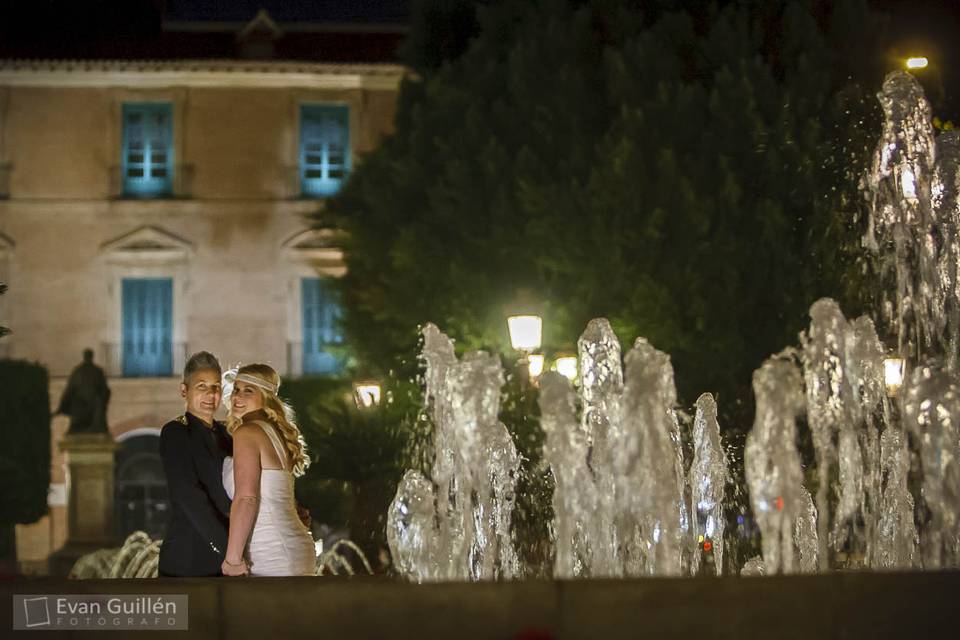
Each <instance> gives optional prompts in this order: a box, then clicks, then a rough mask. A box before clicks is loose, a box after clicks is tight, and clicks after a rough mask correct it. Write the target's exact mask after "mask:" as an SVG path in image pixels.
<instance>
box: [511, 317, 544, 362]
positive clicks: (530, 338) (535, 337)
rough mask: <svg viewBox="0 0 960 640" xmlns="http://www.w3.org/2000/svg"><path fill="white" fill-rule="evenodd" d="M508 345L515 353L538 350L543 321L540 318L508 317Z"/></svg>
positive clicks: (541, 336)
mask: <svg viewBox="0 0 960 640" xmlns="http://www.w3.org/2000/svg"><path fill="white" fill-rule="evenodd" d="M507 328H508V329H509V330H510V344H512V345H513V348H514V349H516V350H517V351H522V352H524V353H527V354H529V353H531V352H532V351H536V350H537V349H539V348H540V341H541V340H542V338H543V319H542V318H540V316H510V317H509V318H507Z"/></svg>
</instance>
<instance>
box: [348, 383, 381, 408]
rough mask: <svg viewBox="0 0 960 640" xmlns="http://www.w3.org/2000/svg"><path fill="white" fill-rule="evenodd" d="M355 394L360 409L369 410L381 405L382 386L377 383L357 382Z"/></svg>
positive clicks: (354, 386) (354, 389)
mask: <svg viewBox="0 0 960 640" xmlns="http://www.w3.org/2000/svg"><path fill="white" fill-rule="evenodd" d="M353 394H354V397H355V399H356V401H357V407H358V408H360V409H369V408H371V407H375V406H377V405H378V404H380V385H379V384H377V383H376V382H357V383H355V384H354V385H353Z"/></svg>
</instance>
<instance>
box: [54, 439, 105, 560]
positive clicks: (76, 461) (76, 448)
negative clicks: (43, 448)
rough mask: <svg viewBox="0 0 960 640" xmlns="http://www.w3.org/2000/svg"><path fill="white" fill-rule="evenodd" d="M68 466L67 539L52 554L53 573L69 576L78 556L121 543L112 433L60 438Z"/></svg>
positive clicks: (61, 448)
mask: <svg viewBox="0 0 960 640" xmlns="http://www.w3.org/2000/svg"><path fill="white" fill-rule="evenodd" d="M59 446H60V450H61V451H62V452H63V453H64V457H65V458H66V465H67V492H68V498H67V500H68V501H67V541H66V542H65V543H64V545H63V548H62V549H59V550H58V551H56V552H54V553H53V554H51V556H50V560H49V563H50V567H49V568H50V575H52V576H65V575H67V574H68V573H69V572H70V569H71V568H72V567H73V565H74V563H75V562H76V561H77V559H78V558H79V557H80V556H82V555H85V554H87V553H90V552H91V551H96V550H97V549H103V548H106V547H114V546H117V543H116V540H115V538H114V525H113V491H114V486H113V485H114V483H113V466H114V465H113V459H114V452H115V451H116V450H117V449H119V448H120V445H118V444H117V443H116V442H114V440H113V438H112V437H110V434H109V433H74V434H70V433H68V434H67V435H66V436H64V438H63V440H61V441H60V444H59Z"/></svg>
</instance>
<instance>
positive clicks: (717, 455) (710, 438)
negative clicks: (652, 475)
mask: <svg viewBox="0 0 960 640" xmlns="http://www.w3.org/2000/svg"><path fill="white" fill-rule="evenodd" d="M696 406H697V414H696V417H695V418H694V421H693V443H694V445H693V446H694V449H693V463H692V464H691V465H690V492H691V500H690V506H691V508H690V518H691V525H692V529H693V532H694V534H695V535H698V536H699V535H703V536H704V539H705V540H709V541H710V542H711V545H712V547H713V555H714V566H715V568H716V573H717V575H721V574H722V572H723V531H724V527H725V520H724V517H723V499H724V497H725V495H726V484H727V482H728V481H729V472H728V471H727V457H726V453H725V451H724V449H723V446H722V445H721V442H720V425H719V423H718V422H717V403H716V401H715V400H714V399H713V396H712V395H710V394H709V393H705V394H703V395H701V396H700V397H699V398H697V405H696ZM701 523H702V524H703V526H702V527H701V526H700V525H701ZM701 530H702V531H703V533H702V534H701V533H700V532H701ZM700 562H701V548H700V545H699V544H697V545H695V546H694V552H693V562H692V564H691V567H690V569H691V573H693V574H696V573H698V572H699V571H700Z"/></svg>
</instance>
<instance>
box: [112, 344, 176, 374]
mask: <svg viewBox="0 0 960 640" xmlns="http://www.w3.org/2000/svg"><path fill="white" fill-rule="evenodd" d="M187 348H188V344H187V343H186V342H174V343H173V345H172V356H173V365H172V367H171V371H170V374H169V377H176V376H178V375H180V373H181V372H182V371H183V365H185V364H186V362H187V356H188V353H189V352H188V351H187ZM100 356H101V360H100V365H101V366H102V367H103V370H104V373H106V374H107V376H108V377H111V378H122V377H123V345H122V344H120V343H117V342H104V343H101V345H100ZM157 377H164V376H157Z"/></svg>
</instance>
